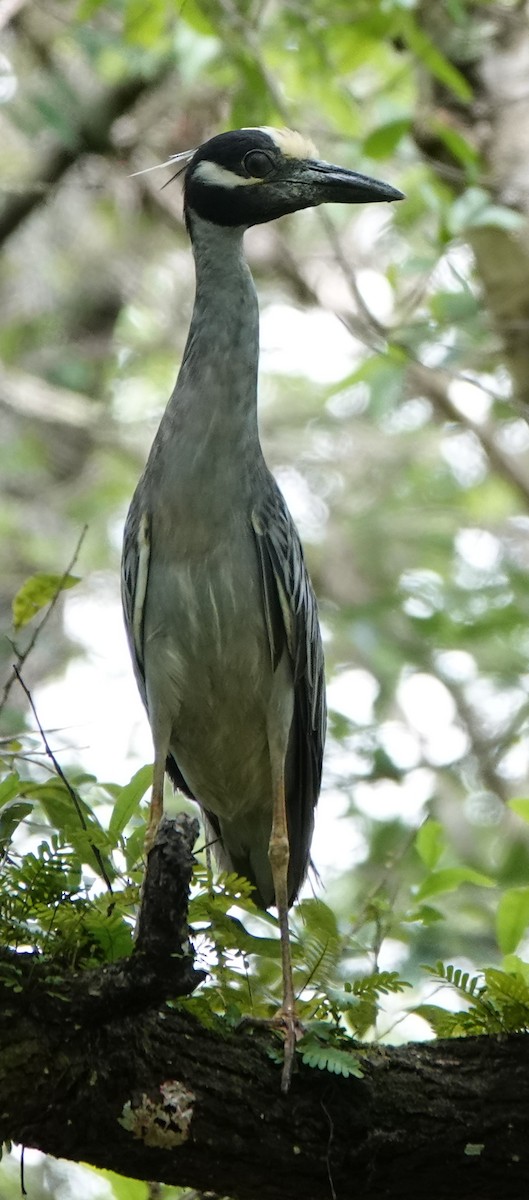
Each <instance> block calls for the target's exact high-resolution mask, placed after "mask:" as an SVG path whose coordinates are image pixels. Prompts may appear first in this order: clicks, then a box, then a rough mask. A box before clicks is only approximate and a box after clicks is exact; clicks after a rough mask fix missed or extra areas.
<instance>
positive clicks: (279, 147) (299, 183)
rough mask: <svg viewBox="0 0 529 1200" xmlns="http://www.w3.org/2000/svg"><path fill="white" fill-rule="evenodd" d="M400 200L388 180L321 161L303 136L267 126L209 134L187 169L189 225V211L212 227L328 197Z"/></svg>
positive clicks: (260, 218)
mask: <svg viewBox="0 0 529 1200" xmlns="http://www.w3.org/2000/svg"><path fill="white" fill-rule="evenodd" d="M402 199H403V196H402V192H399V191H397V189H396V188H394V187H391V186H390V184H388V183H381V182H380V180H378V179H371V178H370V177H369V176H368V175H359V174H358V173H357V172H356V171H350V170H348V169H346V168H345V167H337V166H334V165H333V164H332V163H328V162H322V161H321V160H320V159H318V157H317V153H316V150H315V147H314V146H313V145H312V142H309V141H307V140H306V139H305V138H304V137H302V136H301V134H299V133H294V132H293V131H292V130H291V129H272V128H269V127H268V126H263V127H262V128H256V129H234V130H232V131H231V132H230V133H220V134H218V135H217V136H216V137H213V138H210V140H209V141H208V142H204V144H203V145H202V146H199V148H198V150H195V152H194V154H193V156H192V158H190V160H189V162H188V165H187V168H186V172H185V183H184V207H185V213H186V220H187V222H188V225H189V224H192V214H193V213H197V215H198V216H199V217H202V218H203V219H204V220H206V221H211V222H212V223H213V224H215V225H222V226H231V227H237V226H238V227H243V228H247V227H248V226H250V225H260V224H262V223H263V222H264V221H273V220H275V218H276V217H282V216H284V215H285V213H291V212H297V210H298V209H300V208H313V207H315V206H316V205H318V204H325V203H327V202H329V201H331V202H333V203H335V204H370V203H373V202H374V201H377V200H402Z"/></svg>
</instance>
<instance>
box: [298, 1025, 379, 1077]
mask: <svg viewBox="0 0 529 1200" xmlns="http://www.w3.org/2000/svg"><path fill="white" fill-rule="evenodd" d="M299 1053H300V1054H301V1057H302V1061H303V1062H304V1063H305V1065H306V1066H309V1067H317V1068H318V1069H319V1070H320V1071H330V1072H331V1073H332V1074H334V1075H343V1077H344V1079H348V1078H349V1076H350V1075H355V1076H356V1078H357V1079H362V1078H363V1074H364V1072H363V1071H362V1068H361V1066H360V1063H359V1060H358V1058H357V1057H356V1055H354V1054H351V1053H350V1051H349V1050H342V1049H341V1048H340V1047H339V1046H333V1045H330V1044H329V1043H328V1042H327V1043H325V1044H323V1043H322V1042H321V1041H320V1040H319V1039H318V1038H315V1037H311V1035H310V1034H308V1035H306V1037H304V1038H303V1039H302V1042H301V1045H300V1047H299Z"/></svg>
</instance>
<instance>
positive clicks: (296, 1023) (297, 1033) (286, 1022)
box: [239, 1005, 305, 1094]
mask: <svg viewBox="0 0 529 1200" xmlns="http://www.w3.org/2000/svg"><path fill="white" fill-rule="evenodd" d="M244 1025H257V1026H260V1027H261V1028H263V1027H265V1028H266V1029H279V1031H280V1032H281V1033H282V1034H284V1038H285V1042H284V1055H283V1070H282V1072H281V1091H282V1092H283V1093H285V1094H286V1093H287V1092H288V1090H289V1088H290V1082H291V1079H292V1068H293V1066H294V1054H295V1052H296V1045H297V1043H298V1042H300V1041H301V1039H302V1037H303V1034H304V1033H305V1026H304V1025H302V1023H301V1021H300V1019H299V1017H298V1016H297V1014H296V1011H295V1009H294V1008H288V1007H287V1006H286V1005H282V1007H281V1008H280V1009H279V1011H278V1012H276V1014H275V1016H273V1017H251V1016H247V1017H242V1019H241V1020H240V1021H239V1029H240V1028H242V1027H243V1026H244Z"/></svg>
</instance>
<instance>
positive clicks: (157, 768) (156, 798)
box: [145, 754, 165, 855]
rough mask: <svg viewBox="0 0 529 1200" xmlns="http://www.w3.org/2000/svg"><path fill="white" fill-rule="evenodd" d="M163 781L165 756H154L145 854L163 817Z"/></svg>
mask: <svg viewBox="0 0 529 1200" xmlns="http://www.w3.org/2000/svg"><path fill="white" fill-rule="evenodd" d="M164 780H165V754H164V756H163V758H162V756H161V755H156V757H155V760H154V770H153V773H152V793H151V807H150V809H149V820H148V823H147V830H146V833H145V854H146V855H148V854H149V851H150V850H152V848H153V845H154V840H155V837H156V833H157V830H158V826H159V824H160V821H161V819H162V817H163V785H164Z"/></svg>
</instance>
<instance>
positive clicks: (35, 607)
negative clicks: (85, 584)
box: [13, 572, 79, 629]
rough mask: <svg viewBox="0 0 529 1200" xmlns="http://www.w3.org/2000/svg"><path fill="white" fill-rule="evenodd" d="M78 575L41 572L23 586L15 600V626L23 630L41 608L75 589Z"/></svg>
mask: <svg viewBox="0 0 529 1200" xmlns="http://www.w3.org/2000/svg"><path fill="white" fill-rule="evenodd" d="M77 583H79V577H78V576H77V575H46V574H44V573H43V572H39V573H38V574H37V575H32V576H31V578H30V579H26V582H25V583H23V584H22V587H21V588H20V590H19V591H18V592H17V594H16V596H15V598H14V600H13V625H14V626H15V629H21V628H22V626H23V625H27V623H28V621H31V620H32V619H33V617H34V616H36V614H37V613H38V612H40V609H41V608H44V606H45V605H46V604H49V603H50V601H51V600H54V599H55V597H56V596H58V595H59V592H62V591H65V590H66V589H67V588H72V587H75V585H76V584H77Z"/></svg>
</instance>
